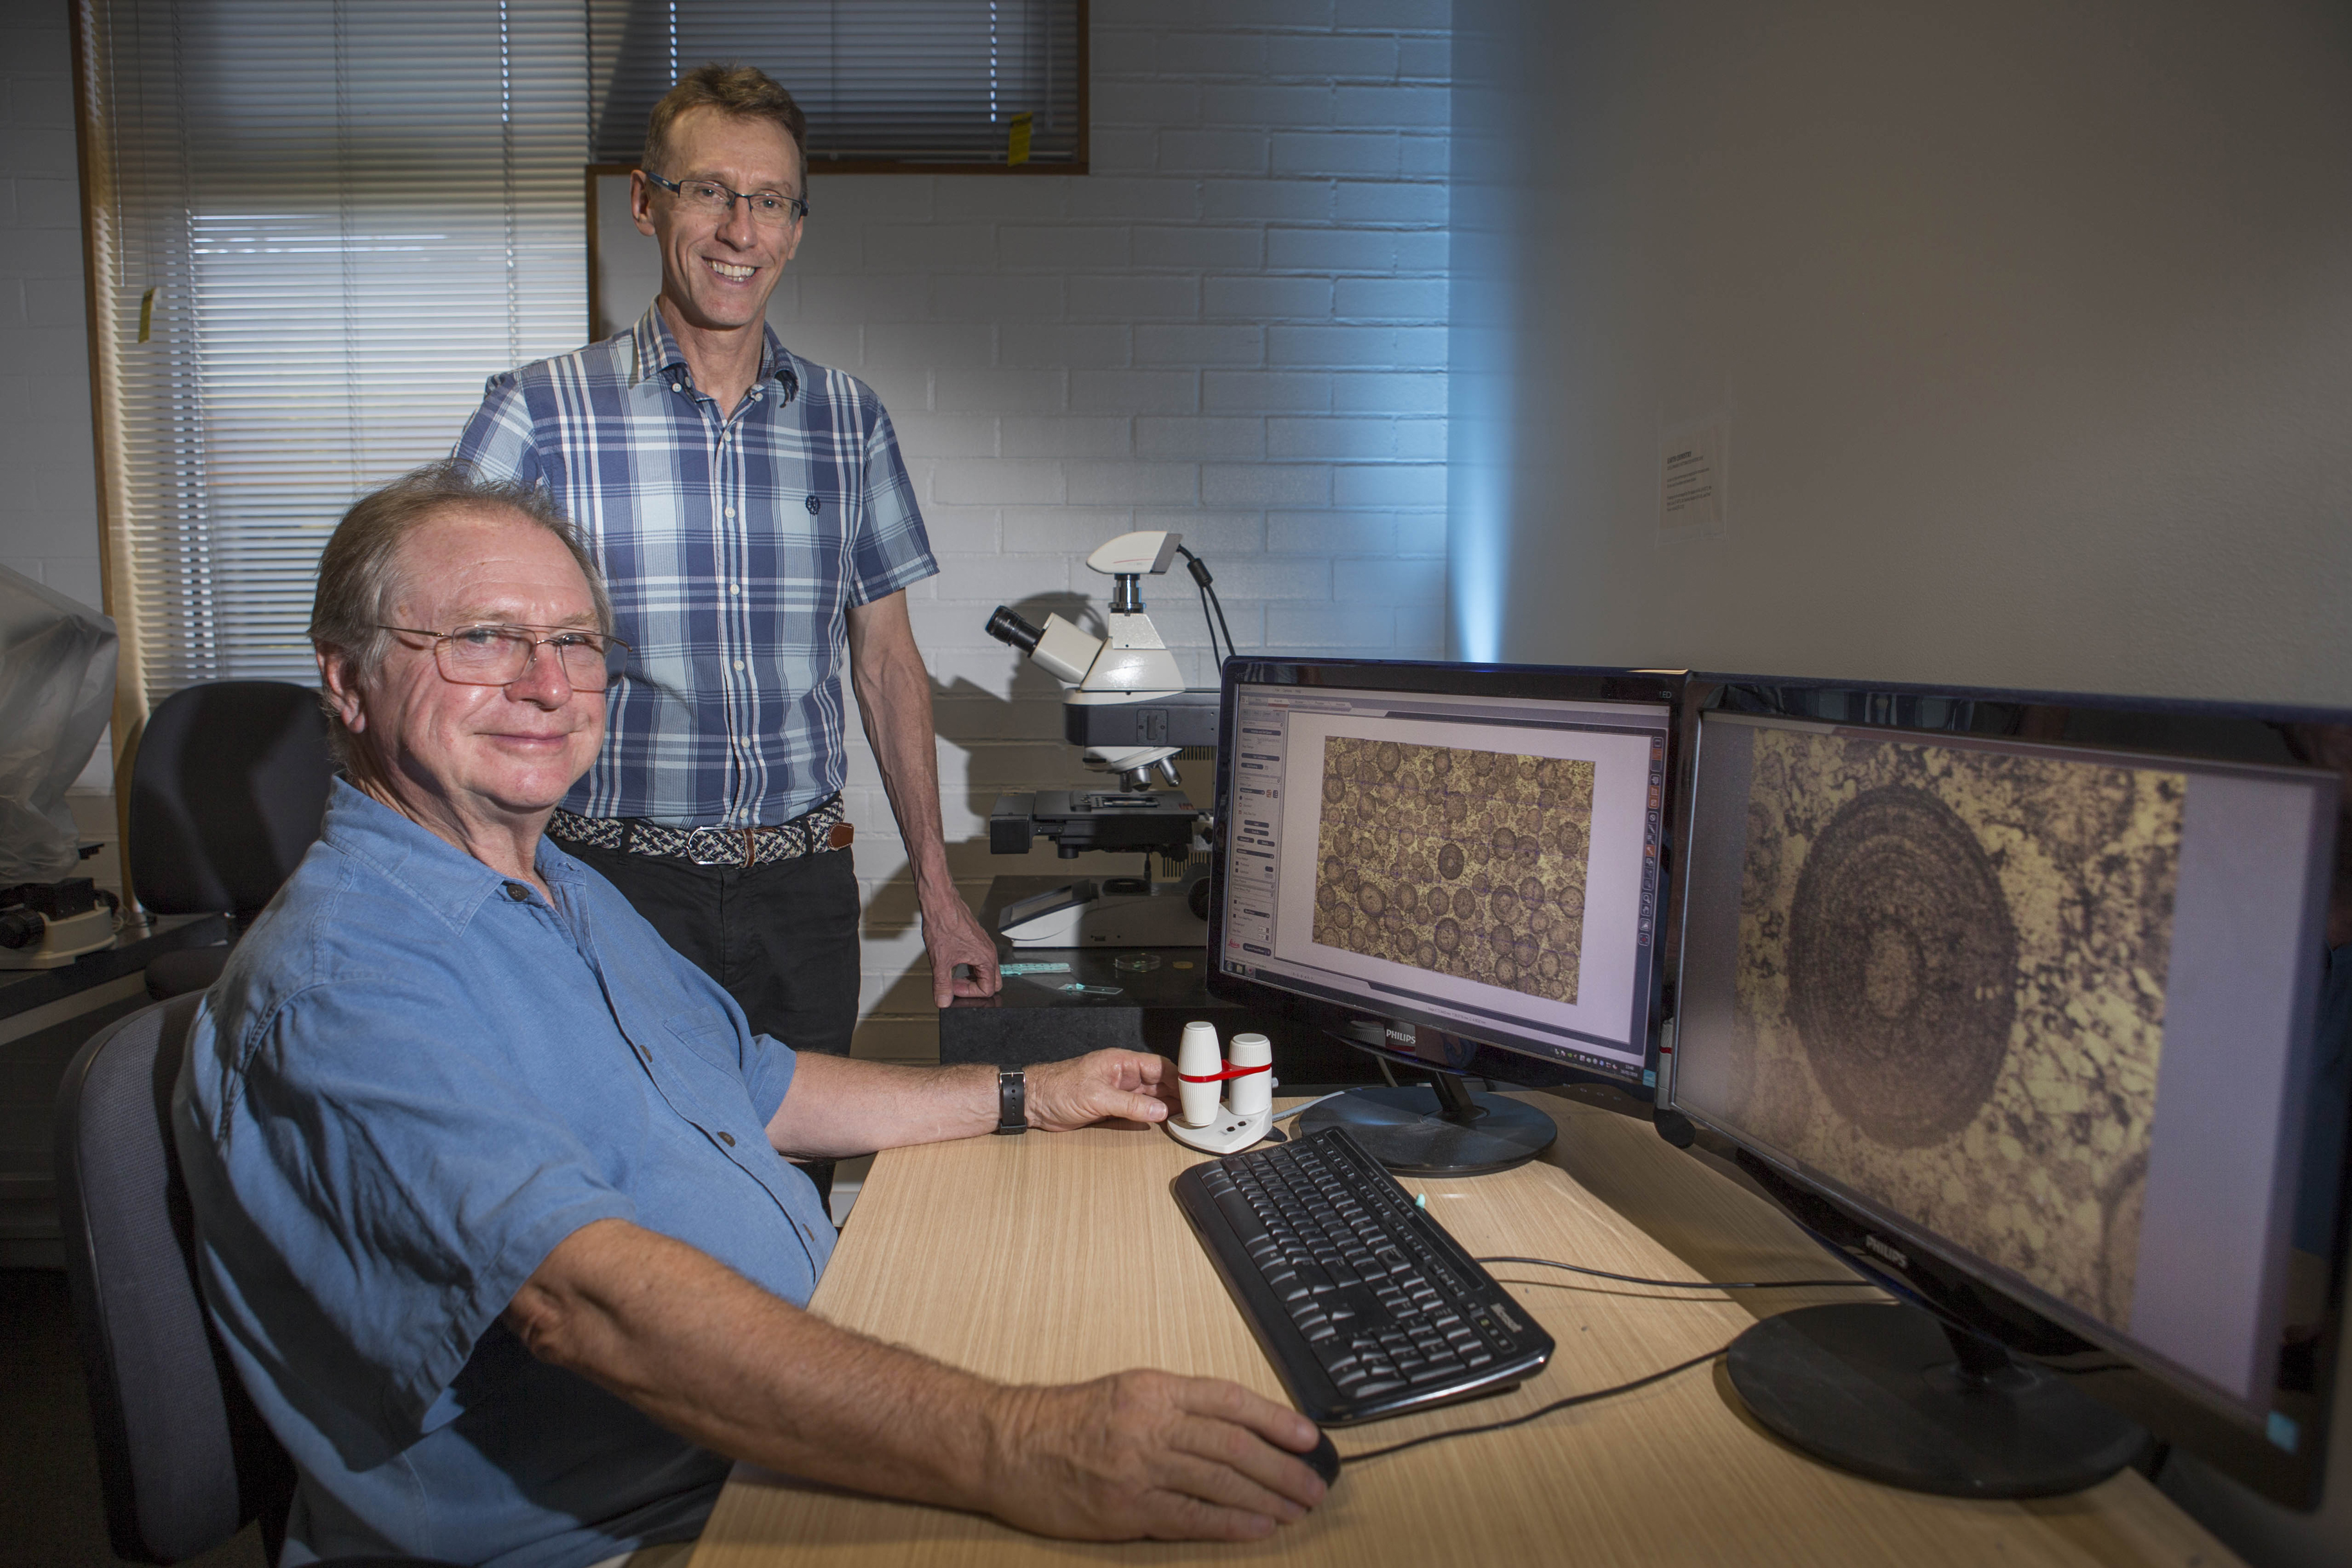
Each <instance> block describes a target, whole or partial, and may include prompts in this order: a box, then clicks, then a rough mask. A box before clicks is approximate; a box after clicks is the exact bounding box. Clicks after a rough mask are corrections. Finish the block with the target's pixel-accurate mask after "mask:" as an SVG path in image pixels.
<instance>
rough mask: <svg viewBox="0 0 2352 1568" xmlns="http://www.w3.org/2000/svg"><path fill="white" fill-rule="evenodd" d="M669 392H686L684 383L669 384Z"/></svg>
mask: <svg viewBox="0 0 2352 1568" xmlns="http://www.w3.org/2000/svg"><path fill="white" fill-rule="evenodd" d="M669 390H670V391H672V392H684V391H685V390H686V383H685V382H670V383H669Z"/></svg>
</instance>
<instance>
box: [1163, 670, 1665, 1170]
mask: <svg viewBox="0 0 2352 1568" xmlns="http://www.w3.org/2000/svg"><path fill="white" fill-rule="evenodd" d="M1680 683H1681V678H1680V676H1679V675H1678V674H1672V673H1667V674H1661V673H1657V672H1633V671H1623V670H1591V669H1555V668H1544V667H1536V666H1527V665H1496V664H1436V663H1406V662H1399V661H1389V660H1379V661H1372V660H1354V659H1335V660H1323V661H1316V662H1307V661H1297V660H1254V659H1235V660H1232V661H1229V662H1228V663H1227V664H1226V665H1225V667H1224V681H1223V707H1222V710H1221V715H1220V726H1221V744H1220V746H1219V748H1218V752H1217V789H1216V805H1215V812H1214V814H1215V819H1216V849H1215V854H1214V857H1213V862H1212V870H1211V877H1212V883H1211V890H1212V891H1211V900H1210V925H1209V943H1210V953H1211V955H1212V964H1211V968H1212V971H1213V972H1212V975H1211V977H1210V988H1211V989H1212V990H1213V992H1215V993H1216V994H1218V995H1220V996H1224V997H1228V998H1232V999H1234V1000H1236V1001H1241V1002H1244V1003H1245V1004H1247V1005H1249V1006H1251V1007H1254V1008H1257V1009H1264V1010H1267V1011H1272V1012H1276V1013H1279V1014H1283V1015H1286V1016H1288V1017H1291V1018H1294V1019H1299V1020H1301V1021H1302V1022H1304V1023H1307V1024H1308V1025H1310V1026H1312V1027H1314V1028H1318V1029H1321V1030H1326V1031H1328V1032H1329V1033H1330V1034H1332V1035H1334V1036H1336V1037H1338V1038H1339V1039H1342V1040H1348V1041H1349V1042H1350V1043H1352V1044H1355V1045H1358V1046H1360V1047H1361V1048H1362V1049H1365V1050H1367V1051H1373V1052H1375V1053H1376V1054H1381V1055H1384V1056H1388V1057H1391V1058H1394V1059H1396V1060H1400V1061H1405V1062H1407V1063H1409V1064H1411V1065H1412V1066H1415V1067H1420V1068H1423V1069H1429V1070H1433V1071H1434V1074H1435V1076H1434V1079H1433V1086H1429V1087H1424V1086H1422V1085H1419V1084H1414V1085H1411V1086H1406V1087H1402V1088H1392V1089H1368V1090H1361V1091H1356V1092H1350V1093H1349V1095H1348V1096H1346V1097H1345V1098H1344V1099H1342V1100H1338V1101H1334V1102H1332V1103H1329V1104H1328V1105H1325V1106H1320V1107H1318V1108H1316V1109H1315V1110H1313V1111H1311V1112H1309V1113H1307V1123H1306V1125H1308V1126H1310V1127H1311V1126H1314V1125H1318V1124H1324V1123H1329V1122H1338V1123H1339V1124H1343V1125H1346V1126H1347V1127H1348V1128H1349V1131H1350V1132H1352V1133H1354V1134H1356V1135H1357V1137H1358V1138H1359V1139H1360V1141H1361V1142H1362V1143H1363V1144H1364V1145H1365V1146H1366V1148H1367V1149H1368V1151H1369V1152H1370V1153H1371V1154H1372V1155H1373V1156H1374V1157H1375V1158H1378V1159H1380V1160H1381V1162H1382V1163H1383V1164H1385V1165H1387V1166H1390V1167H1391V1168H1392V1169H1397V1170H1402V1171H1412V1172H1421V1173H1437V1172H1445V1173H1454V1174H1464V1173H1470V1172H1475V1171H1480V1170H1496V1169H1502V1168H1505V1167H1507V1166H1510V1165H1514V1164H1517V1162H1519V1161H1520V1160H1523V1159H1526V1158H1528V1156H1530V1155H1534V1154H1535V1153H1537V1152H1538V1151H1539V1150H1541V1149H1542V1148H1543V1147H1545V1146H1547V1145H1549V1143H1550V1142H1551V1140H1552V1137H1553V1135H1554V1130H1553V1124H1552V1122H1551V1119H1550V1118H1549V1117H1548V1116H1545V1115H1543V1114H1541V1113H1538V1112H1536V1111H1533V1110H1531V1109H1529V1108H1528V1107H1527V1106H1525V1105H1521V1104H1519V1103H1516V1102H1513V1101H1510V1100H1507V1099H1504V1098H1502V1097H1500V1096H1496V1095H1489V1094H1472V1093H1470V1092H1468V1090H1467V1089H1466V1088H1465V1085H1464V1084H1463V1082H1462V1076H1463V1074H1465V1073H1469V1074H1472V1075H1475V1076H1479V1077H1486V1078H1490V1079H1502V1080H1505V1081H1507V1082H1514V1083H1519V1084H1530V1085H1537V1086H1542V1085H1548V1084H1559V1083H1564V1082H1572V1081H1576V1080H1599V1081H1601V1082H1612V1083H1616V1084H1619V1085H1622V1086H1623V1087H1625V1088H1626V1089H1628V1090H1629V1091H1630V1092H1633V1093H1636V1094H1638V1095H1639V1096H1641V1097H1643V1098H1644V1099H1647V1098H1648V1097H1649V1096H1650V1094H1651V1092H1652V1091H1653V1089H1654V1085H1655V1084H1656V1082H1657V1061H1658V1059H1657V1037H1658V1025H1659V1019H1660V1018H1661V1016H1662V997H1661V993H1660V988H1659V986H1660V978H1661V976H1662V973H1663V967H1662V966H1661V964H1660V963H1659V960H1658V936H1659V933H1660V932H1661V931H1662V930H1664V928H1665V920H1666V912H1665V910H1664V877H1663V876H1662V874H1661V871H1660V867H1661V864H1662V863H1663V862H1664V857H1665V852H1666V850H1667V848H1668V846H1667V844H1666V839H1665V830H1666V826H1667V812H1666V809H1665V807H1666V794H1667V784H1668V780H1669V779H1671V778H1672V777H1673V776H1674V768H1675V762H1676V759H1677V746H1678V741H1677V739H1676V736H1675V725H1674V718H1675V700H1676V694H1677V691H1678V689H1679V686H1680Z"/></svg>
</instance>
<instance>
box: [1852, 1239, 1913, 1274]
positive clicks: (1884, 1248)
mask: <svg viewBox="0 0 2352 1568" xmlns="http://www.w3.org/2000/svg"><path fill="white" fill-rule="evenodd" d="M1862 1244H1863V1245H1864V1247H1866V1248H1868V1249H1870V1250H1871V1251H1873V1252H1875V1253H1877V1254H1878V1255H1879V1256H1880V1257H1881V1258H1884V1259H1885V1260H1887V1261H1888V1262H1889V1263H1892V1264H1894V1265H1895V1267H1896V1268H1898V1269H1908V1268H1910V1267H1911V1260H1910V1259H1908V1258H1906V1257H1905V1256H1903V1254H1902V1253H1900V1252H1898V1251H1896V1250H1895V1249H1894V1248H1892V1247H1889V1246H1888V1245H1887V1244H1886V1243H1885V1242H1884V1241H1881V1240H1880V1239H1878V1238H1877V1237H1875V1236H1865V1237H1864V1238H1863V1239H1862Z"/></svg>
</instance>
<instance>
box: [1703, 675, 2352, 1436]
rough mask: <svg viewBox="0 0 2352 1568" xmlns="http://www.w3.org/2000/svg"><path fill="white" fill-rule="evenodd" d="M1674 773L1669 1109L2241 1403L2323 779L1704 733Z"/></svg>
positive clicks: (1733, 721) (1785, 727) (1973, 748)
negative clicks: (1676, 1006)
mask: <svg viewBox="0 0 2352 1568" xmlns="http://www.w3.org/2000/svg"><path fill="white" fill-rule="evenodd" d="M1696 778H1697V780H1698V782H1697V789H1696V798H1695V805H1694V813H1693V827H1692V844H1691V881H1690V883H1689V896H1688V901H1687V904H1686V906H1685V916H1684V920H1685V925H1684V949H1683V965H1682V988H1681V1007H1682V1020H1681V1030H1680V1040H1679V1042H1678V1051H1677V1053H1676V1080H1675V1101H1676V1103H1678V1104H1679V1105H1680V1106H1682V1107H1683V1108H1685V1109H1686V1110H1689V1111H1690V1112H1692V1113H1695V1114H1696V1115H1699V1116H1700V1117H1701V1118H1702V1119H1704V1120H1706V1121H1710V1122H1713V1123H1715V1124H1717V1125H1720V1126H1722V1127H1724V1128H1725V1129H1726V1130H1728V1131H1733V1132H1735V1134H1736V1135H1738V1136H1741V1137H1743V1138H1746V1139H1748V1140H1752V1141H1753V1142H1754V1143H1755V1144H1757V1145H1760V1146H1762V1147H1765V1148H1769V1149H1770V1150H1772V1151H1775V1152H1776V1153H1777V1155H1779V1156H1780V1157H1782V1158H1785V1159H1787V1160H1788V1161H1790V1162H1792V1163H1793V1164H1794V1165H1796V1166H1799V1167H1801V1169H1803V1170H1805V1171H1807V1172H1809V1173H1811V1174H1812V1175H1813V1176H1817V1177H1819V1178H1822V1179H1825V1180H1826V1182H1827V1183H1829V1184H1831V1185H1832V1186H1834V1187H1835V1188H1837V1189H1838V1190H1841V1191H1843V1192H1844V1193H1846V1194H1848V1195H1850V1196H1851V1197H1853V1198H1854V1199H1855V1200H1857V1201H1859V1202H1860V1203H1861V1204H1863V1205H1864V1206H1865V1207H1869V1208H1871V1209H1874V1210H1875V1211H1877V1212H1879V1213H1881V1214H1883V1215H1885V1216H1887V1217H1889V1218H1890V1219H1892V1220H1893V1221H1894V1222H1895V1223H1897V1224H1905V1225H1907V1227H1908V1228H1910V1229H1911V1230H1912V1231H1913V1232H1914V1233H1915V1234H1916V1233H1918V1232H1922V1231H1924V1232H1928V1233H1932V1234H1933V1235H1934V1236H1935V1237H1937V1238H1938V1239H1941V1241H1942V1243H1944V1244H1947V1245H1949V1246H1953V1247H1958V1248H1959V1249H1964V1250H1965V1251H1966V1253H1968V1254H1969V1255H1972V1256H1973V1257H1974V1258H1975V1259H1977V1260H1981V1261H1982V1262H1983V1263H1987V1264H1990V1265H1991V1266H1992V1267H1993V1268H1994V1269H1995V1270H2000V1271H2001V1272H2004V1273H2006V1274H2007V1275H2008V1276H2010V1277H2011V1279H2012V1280H2013V1281H2016V1282H2018V1283H2020V1284H2022V1285H2024V1286H2026V1287H2029V1288H2030V1290H2031V1291H2032V1292H2034V1293H2036V1294H2038V1295H2039V1297H2040V1298H2041V1299H2042V1301H2043V1302H2045V1303H2047V1304H2048V1306H2049V1308H2050V1313H2051V1315H2052V1316H2054V1317H2058V1318H2060V1319H2061V1320H2062V1321H2065V1320H2067V1319H2069V1318H2071V1319H2073V1320H2074V1321H2075V1322H2083V1323H2089V1324H2096V1325H2102V1326H2104V1327H2105V1329H2106V1330H2108V1331H2110V1332H2111V1333H2122V1334H2124V1335H2126V1336H2128V1337H2129V1338H2130V1339H2131V1340H2133V1341H2136V1342H2137V1343H2139V1344H2141V1345H2143V1346H2145V1347H2147V1350H2149V1351H2151V1352H2153V1353H2155V1354H2157V1355H2158V1357H2160V1358H2162V1359H2163V1360H2165V1361H2168V1362H2169V1363H2170V1364H2173V1365H2174V1366H2176V1367H2177V1368H2179V1369H2180V1370H2181V1371H2183V1372H2185V1373H2188V1374H2189V1375H2192V1377H2193V1378H2194V1379H2195V1380H2197V1381H2198V1382H2200V1383H2201V1384H2202V1385H2204V1386H2206V1387H2207V1388H2208V1389H2210V1390H2211V1391H2213V1392H2214V1393H2216V1394H2219V1395H2221V1396H2222V1397H2223V1398H2224V1399H2225V1400H2226V1401H2228V1402H2231V1403H2235V1404H2237V1405H2239V1406H2242V1407H2252V1408H2260V1407H2261V1406H2263V1401H2264V1399H2265V1397H2266V1394H2265V1391H2266V1389H2267V1388H2268V1386H2269V1385H2270V1382H2271V1378H2272V1375H2273V1365H2272V1362H2273V1357H2274V1355H2275V1347H2276V1344H2277V1335H2276V1332H2275V1317H2276V1312H2277V1310H2278V1305H2279V1301H2280V1299H2281V1294H2282V1292H2283V1291H2284V1289H2285V1264H2286V1256H2287V1251H2288V1248H2287V1246H2286V1228H2287V1226H2288V1223H2289V1220H2290V1218H2291V1210H2292V1207H2293V1197H2292V1192H2291V1190H2290V1189H2291V1185H2292V1179H2293V1170H2292V1162H2293V1159H2294V1153H2295V1151H2294V1150H2293V1149H2291V1148H2284V1147H2282V1146H2281V1144H2282V1141H2283V1136H2284V1139H2285V1141H2289V1142H2291V1141H2292V1135H2291V1134H2283V1133H2282V1118H2281V1116H2280V1113H2279V1107H2280V1105H2281V1103H2282V1097H2283V1096H2284V1093H2285V1092H2286V1091H2285V1084H2286V1083H2287V1082H2288V1081H2289V1076H2288V1075H2289V1072H2290V1070H2291V1068H2292V1067H2293V1065H2294V1063H2293V1060H2292V1059H2293V1056H2294V1051H2295V1049H2296V1042H2297V1040H2298V1034H2297V1030H2298V1028H2299V1027H2300V1028H2301V1030H2303V1031H2304V1032H2305V1033H2307V1032H2308V1029H2309V1019H2308V1018H2307V1017H2303V1018H2302V1019H2301V1022H2300V1024H2298V1014H2297V1003H2298V998H2308V996H2309V995H2310V994H2311V992H2312V991H2313V989H2314V985H2313V983H2312V975H2311V971H2310V968H2309V966H2310V964H2311V961H2312V960H2311V955H2312V954H2313V953H2314V952H2315V951H2316V944H2317V941H2318V937H2317V935H2316V932H2315V929H2314V928H2313V923H2314V921H2315V918H2316V912H2317V910H2318V909H2319V907H2320V904H2319V899H2318V896H2317V894H2316V893H2315V882H2314V878H2315V875H2316V874H2317V873H2315V869H2314V863H2313V862H2314V853H2315V852H2314V845H2315V843H2317V842H2319V841H2320V835H2322V834H2323V833H2324V831H2325V829H2326V821H2327V814H2328V812H2329V811H2330V810H2331V809H2332V807H2331V802H2330V800H2329V799H2328V797H2327V792H2326V788H2325V786H2324V784H2323V783H2321V782H2316V781H2315V775H2313V774H2310V773H2307V772H2300V771H2297V770H2294V769H2289V768H2259V767H2233V766H2229V765H2222V764H2210V765H2208V764H2201V763H2188V762H2184V761H2181V760H2179V759H2177V758H2166V759H2154V758H2145V757H2138V758H2135V757H2133V756H2131V755H2129V754H2117V753H2111V752H2100V751H2095V750H2092V749H2090V748H2085V747H2057V746H2039V745H2034V744H2031V743H2026V742H2019V741H2007V740H2002V741H1982V740H1977V739H1973V738H1970V737H1957V736H1956V737H1949V738H1948V739H1943V738H1935V737H1923V736H1919V735H1916V734H1913V735H1902V736H1896V735H1894V734H1892V733H1890V732H1886V731H1876V732H1874V731H1870V730H1866V729H1856V728H1841V727H1832V726H1826V725H1818V724H1799V723H1792V722H1789V721H1785V720H1779V719H1761V718H1748V717H1744V716H1731V715H1709V716H1707V717H1706V720H1705V723H1704V726H1703V728H1702V732H1701V736H1700V743H1699V753H1698V766H1697V769H1696ZM2280 890H2285V893H2286V895H2285V896H2282V894H2281V891H2280ZM2295 890H2302V892H2303V896H2302V897H2301V898H2300V899H2299V900H2298V898H2297V897H2295V896H2294V891H2295ZM2285 1124H2286V1125H2288V1126H2290V1127H2291V1126H2292V1125H2293V1120H2292V1118H2287V1119H2285ZM2255 1279H2259V1280H2262V1281H2263V1288H2262V1289H2261V1290H2260V1291H2246V1290H2243V1289H2241V1288H2237V1287H2234V1286H2231V1285H2227V1284H2224V1283H2221V1282H2224V1281H2247V1280H2255Z"/></svg>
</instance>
